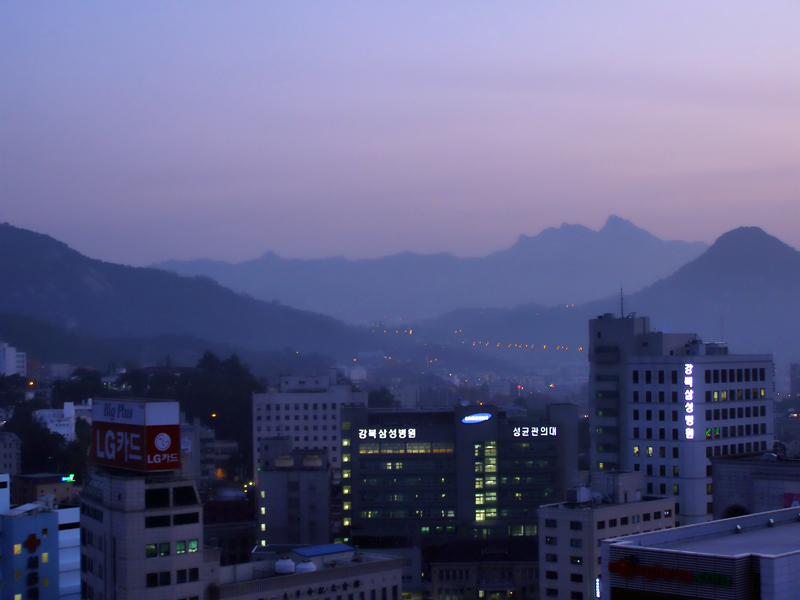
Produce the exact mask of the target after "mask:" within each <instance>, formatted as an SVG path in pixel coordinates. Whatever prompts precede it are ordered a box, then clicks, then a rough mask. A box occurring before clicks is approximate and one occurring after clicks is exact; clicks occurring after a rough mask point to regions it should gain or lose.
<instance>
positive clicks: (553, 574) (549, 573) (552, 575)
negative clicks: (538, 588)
mask: <svg viewBox="0 0 800 600" xmlns="http://www.w3.org/2000/svg"><path fill="white" fill-rule="evenodd" d="M544 576H545V578H546V579H558V571H545V574H544Z"/></svg>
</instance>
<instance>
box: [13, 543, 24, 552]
mask: <svg viewBox="0 0 800 600" xmlns="http://www.w3.org/2000/svg"><path fill="white" fill-rule="evenodd" d="M14 554H22V544H14Z"/></svg>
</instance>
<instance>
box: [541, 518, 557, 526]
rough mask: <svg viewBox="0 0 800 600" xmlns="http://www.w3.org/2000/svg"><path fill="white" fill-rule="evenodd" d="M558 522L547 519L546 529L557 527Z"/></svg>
mask: <svg viewBox="0 0 800 600" xmlns="http://www.w3.org/2000/svg"><path fill="white" fill-rule="evenodd" d="M557 525H558V522H557V521H556V520H555V519H545V520H544V526H545V527H556V526H557Z"/></svg>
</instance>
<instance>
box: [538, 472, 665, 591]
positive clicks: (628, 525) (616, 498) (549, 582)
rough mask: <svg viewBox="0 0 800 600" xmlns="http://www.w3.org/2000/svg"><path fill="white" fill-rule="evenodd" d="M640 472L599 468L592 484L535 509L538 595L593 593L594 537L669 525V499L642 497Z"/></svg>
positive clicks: (596, 539)
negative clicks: (611, 470)
mask: <svg viewBox="0 0 800 600" xmlns="http://www.w3.org/2000/svg"><path fill="white" fill-rule="evenodd" d="M643 488H644V481H643V477H642V474H641V473H621V472H604V473H596V474H595V475H594V476H593V478H592V488H591V489H589V488H586V487H577V488H575V489H574V490H571V493H570V499H569V500H568V501H566V502H559V503H556V504H546V505H544V506H542V507H540V508H539V538H538V543H539V565H540V566H539V597H540V598H570V599H572V600H584V599H585V600H588V599H589V598H594V597H595V589H596V587H597V581H598V578H599V577H600V574H601V571H602V567H601V564H600V562H601V561H600V544H599V543H598V542H599V541H600V540H602V539H605V538H607V537H618V536H622V535H630V534H633V533H642V532H647V531H654V530H659V529H669V528H671V527H674V526H675V500H674V499H672V498H657V497H651V496H645V495H643Z"/></svg>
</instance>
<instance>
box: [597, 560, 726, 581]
mask: <svg viewBox="0 0 800 600" xmlns="http://www.w3.org/2000/svg"><path fill="white" fill-rule="evenodd" d="M608 572H609V573H612V574H614V575H619V576H620V577H625V578H626V579H628V578H631V577H645V578H646V579H650V580H652V579H663V580H664V581H675V582H677V583H683V584H689V583H695V584H696V583H706V584H709V585H723V586H728V585H731V577H730V575H723V574H721V573H705V572H697V573H695V572H692V571H690V570H688V569H673V568H671V567H662V566H661V565H659V564H655V565H647V566H645V565H640V564H638V563H637V562H636V559H635V558H633V557H629V558H623V559H621V560H618V561H616V562H610V563H608Z"/></svg>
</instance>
